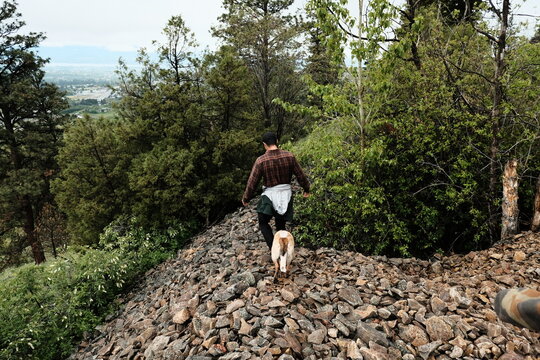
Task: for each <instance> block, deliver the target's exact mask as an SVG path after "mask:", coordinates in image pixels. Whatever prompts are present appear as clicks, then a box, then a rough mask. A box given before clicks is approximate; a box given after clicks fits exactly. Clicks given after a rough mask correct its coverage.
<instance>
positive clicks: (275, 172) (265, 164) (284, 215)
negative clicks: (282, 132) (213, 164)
mask: <svg viewBox="0 0 540 360" xmlns="http://www.w3.org/2000/svg"><path fill="white" fill-rule="evenodd" d="M262 141H263V145H264V148H265V150H266V153H265V154H264V155H262V156H259V157H258V158H257V160H256V161H255V164H253V169H252V170H251V174H250V175H249V179H248V182H247V186H246V191H245V192H244V196H243V197H242V204H243V205H244V206H247V204H248V202H249V201H250V200H251V199H252V198H253V197H254V196H255V191H256V190H257V185H258V184H259V181H260V180H261V177H262V178H263V193H262V195H261V199H260V200H259V203H258V204H257V214H258V216H259V228H260V229H261V232H262V234H263V236H264V241H266V244H267V245H268V247H269V248H271V247H272V241H273V238H274V235H273V234H272V228H271V227H270V225H269V224H268V223H269V222H270V219H272V217H275V222H276V231H279V230H285V222H287V221H292V218H293V206H292V202H293V200H292V189H291V178H292V175H293V174H294V176H296V179H297V180H298V182H299V183H300V185H301V186H302V188H303V189H304V197H308V196H309V181H308V179H307V177H306V175H305V174H304V172H303V171H302V168H301V167H300V165H299V164H298V161H296V158H295V157H294V155H293V154H291V153H290V152H288V151H284V150H281V149H279V148H278V147H277V137H276V135H275V134H274V133H272V132H267V133H265V134H264V135H263V137H262Z"/></svg>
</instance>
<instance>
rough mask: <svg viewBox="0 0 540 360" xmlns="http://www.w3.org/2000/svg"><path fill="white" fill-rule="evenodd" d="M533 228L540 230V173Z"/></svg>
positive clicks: (537, 183) (535, 198) (533, 229)
mask: <svg viewBox="0 0 540 360" xmlns="http://www.w3.org/2000/svg"><path fill="white" fill-rule="evenodd" d="M531 230H532V231H540V175H538V181H537V182H536V196H535V197H534V208H533V218H532V222H531Z"/></svg>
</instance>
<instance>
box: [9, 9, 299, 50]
mask: <svg viewBox="0 0 540 360" xmlns="http://www.w3.org/2000/svg"><path fill="white" fill-rule="evenodd" d="M18 2H19V10H20V12H21V13H22V16H23V19H24V20H25V22H26V30H27V31H29V30H31V31H41V32H45V33H46V35H47V40H46V41H44V42H43V43H42V45H43V46H65V45H91V46H101V47H105V48H107V49H109V50H113V51H132V50H137V49H139V48H140V47H143V46H150V43H151V41H152V40H159V39H160V36H161V30H162V29H163V27H164V26H165V24H166V23H167V20H168V19H169V18H170V17H171V16H173V15H182V18H183V19H184V21H185V22H186V24H187V26H188V27H189V28H190V29H191V30H192V31H193V32H194V33H195V36H196V39H197V41H198V42H199V44H200V45H202V46H203V47H205V46H206V45H210V46H211V47H212V45H214V44H215V42H216V41H215V40H214V39H212V37H211V35H210V33H209V30H210V27H211V26H213V25H217V23H218V22H217V18H218V16H219V15H221V14H222V13H223V8H222V7H221V4H222V0H151V1H149V0H92V1H88V0H85V1H82V0H19V1H18ZM296 2H297V3H298V6H301V4H304V3H305V0H297V1H296Z"/></svg>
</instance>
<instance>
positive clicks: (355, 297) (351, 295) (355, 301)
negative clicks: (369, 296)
mask: <svg viewBox="0 0 540 360" xmlns="http://www.w3.org/2000/svg"><path fill="white" fill-rule="evenodd" d="M338 297H339V298H340V299H341V300H344V301H346V302H348V303H349V304H351V305H352V306H358V305H362V304H363V301H362V297H361V296H360V293H359V292H358V290H356V289H355V288H353V287H345V288H343V289H339V291H338Z"/></svg>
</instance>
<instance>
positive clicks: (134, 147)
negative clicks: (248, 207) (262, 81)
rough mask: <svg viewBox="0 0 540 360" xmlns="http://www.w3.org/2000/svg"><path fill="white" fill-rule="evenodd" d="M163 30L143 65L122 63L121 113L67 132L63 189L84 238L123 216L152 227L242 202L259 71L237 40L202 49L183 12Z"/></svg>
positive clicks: (190, 224) (215, 213) (195, 222)
mask: <svg viewBox="0 0 540 360" xmlns="http://www.w3.org/2000/svg"><path fill="white" fill-rule="evenodd" d="M164 33H165V34H166V41H165V42H164V43H163V44H159V43H155V45H156V47H157V50H158V58H157V60H153V59H152V58H151V56H150V55H149V53H148V52H147V51H146V50H145V49H142V50H141V51H140V52H139V56H138V59H137V61H138V62H139V64H140V68H139V69H138V70H134V69H130V68H128V67H127V66H126V65H125V64H124V63H122V62H120V67H119V69H118V77H119V85H118V87H117V89H116V90H117V91H118V93H119V94H120V95H121V96H122V99H121V100H120V101H119V102H118V103H117V104H116V105H115V106H116V109H117V111H118V113H119V117H118V118H116V119H111V120H103V119H100V120H96V119H84V120H82V121H77V122H75V123H74V124H72V125H71V126H70V127H69V128H68V130H67V131H66V136H65V145H64V148H63V149H62V151H61V154H60V156H59V161H60V164H61V165H62V168H63V172H62V176H61V178H60V179H59V180H58V181H57V182H56V183H55V193H56V196H57V199H58V202H59V203H60V204H61V206H62V209H63V211H64V212H66V214H67V215H68V225H69V227H70V230H71V232H72V233H73V234H75V236H76V237H77V238H80V239H82V241H84V242H85V243H95V242H96V239H97V237H98V235H99V233H100V232H101V231H102V229H103V227H104V226H105V225H107V224H108V223H110V222H111V221H113V220H115V219H117V218H120V217H123V216H127V217H130V218H131V219H133V220H134V223H135V224H137V225H140V226H143V227H144V228H146V229H149V228H161V229H162V228H169V227H171V226H173V227H180V228H184V229H185V228H188V229H193V228H194V227H200V226H202V225H205V224H210V223H211V222H212V221H214V220H216V219H218V218H219V217H220V216H223V215H224V214H225V213H227V212H228V211H229V210H230V209H231V208H233V207H236V206H238V201H239V199H240V196H241V192H242V190H243V180H244V179H245V178H246V177H247V175H248V173H249V171H250V167H251V164H252V161H253V159H254V157H255V156H256V155H257V150H258V148H259V146H258V144H257V142H256V140H255V139H256V138H257V137H258V136H255V135H254V134H255V133H257V135H258V131H256V129H257V124H256V122H254V121H253V111H252V109H253V103H254V101H253V95H252V91H250V90H251V87H250V85H251V83H250V82H251V80H252V78H251V77H250V75H249V71H248V69H247V67H246V65H245V64H244V62H243V61H242V60H241V59H240V58H239V57H238V55H237V53H236V52H235V51H234V50H233V49H232V48H230V47H223V48H222V49H220V50H219V51H218V52H216V53H210V54H207V55H206V56H205V57H204V58H202V59H200V58H197V57H195V56H193V55H192V52H193V47H192V46H193V44H194V42H193V37H192V34H191V32H190V31H189V29H188V28H187V27H186V25H185V23H184V22H183V20H182V19H181V18H180V17H176V16H175V17H172V18H171V20H170V21H169V22H168V23H167V26H166V28H165V30H164ZM73 154H78V156H77V157H74V156H73Z"/></svg>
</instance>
